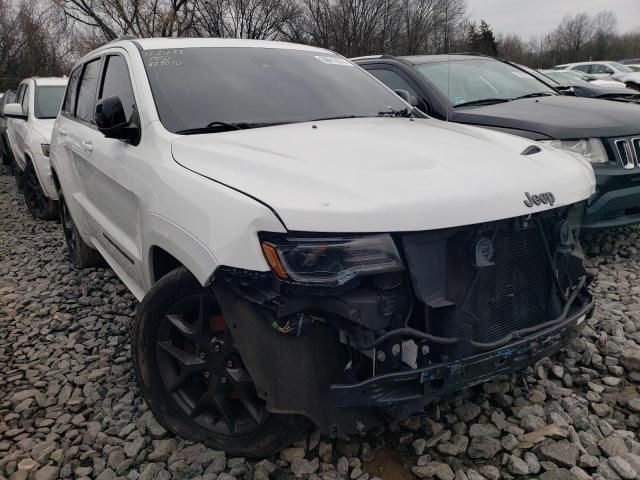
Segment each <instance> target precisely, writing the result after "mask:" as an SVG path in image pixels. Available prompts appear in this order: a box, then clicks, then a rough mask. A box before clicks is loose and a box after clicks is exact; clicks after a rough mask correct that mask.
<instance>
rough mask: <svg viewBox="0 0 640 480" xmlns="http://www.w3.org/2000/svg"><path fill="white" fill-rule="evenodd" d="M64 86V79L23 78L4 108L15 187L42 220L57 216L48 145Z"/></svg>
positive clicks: (65, 80) (65, 82) (30, 209)
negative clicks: (20, 190)
mask: <svg viewBox="0 0 640 480" xmlns="http://www.w3.org/2000/svg"><path fill="white" fill-rule="evenodd" d="M66 86H67V79H66V78H55V77H54V78H38V77H33V78H27V79H25V80H23V81H22V82H20V85H19V86H18V90H17V91H16V99H15V103H8V104H5V106H4V114H5V116H6V117H7V138H8V139H9V144H10V146H11V150H12V152H13V157H14V162H15V164H14V166H13V168H14V174H15V176H16V185H17V187H18V188H19V189H22V192H23V194H24V200H25V203H26V204H27V208H29V211H30V212H31V214H32V215H33V216H34V217H36V218H39V219H42V220H52V219H54V218H57V216H58V192H57V191H56V186H55V184H54V183H53V179H52V177H51V168H50V164H49V143H50V142H51V130H52V129H53V123H54V121H55V118H56V117H57V116H58V112H59V111H60V104H61V103H62V97H63V96H64V91H65V88H66Z"/></svg>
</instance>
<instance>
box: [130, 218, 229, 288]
mask: <svg viewBox="0 0 640 480" xmlns="http://www.w3.org/2000/svg"><path fill="white" fill-rule="evenodd" d="M143 228H144V229H145V231H144V232H143V235H142V237H143V238H144V239H145V240H146V242H145V243H146V244H147V247H146V249H145V251H146V256H145V262H144V263H145V265H144V266H145V268H144V270H145V272H144V275H145V277H146V282H147V284H148V286H149V287H150V286H151V285H153V284H154V283H155V282H157V281H158V280H159V279H160V278H162V277H163V276H164V275H166V274H167V273H169V272H170V271H172V270H175V268H178V267H180V266H183V267H185V268H186V269H187V270H189V272H191V274H192V275H193V276H194V277H195V278H196V279H197V280H198V281H199V282H200V284H201V285H203V286H204V285H206V284H207V283H208V282H209V279H210V278H211V275H212V274H213V272H214V271H215V270H216V268H217V267H218V262H217V261H216V259H215V257H214V256H213V254H212V253H211V252H210V251H209V250H208V249H207V248H206V247H205V246H204V245H203V244H202V243H201V242H200V241H198V240H197V239H196V238H195V237H193V236H192V235H191V234H189V233H188V232H187V231H185V230H183V229H182V228H180V227H179V226H178V225H176V224H175V223H173V222H171V221H170V220H168V219H166V218H164V217H162V216H160V215H158V214H154V213H150V214H148V215H147V218H146V221H145V222H144V227H143Z"/></svg>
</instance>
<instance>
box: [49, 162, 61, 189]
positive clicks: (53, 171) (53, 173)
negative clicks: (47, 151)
mask: <svg viewBox="0 0 640 480" xmlns="http://www.w3.org/2000/svg"><path fill="white" fill-rule="evenodd" d="M51 178H53V184H54V185H55V186H56V190H57V191H60V190H62V185H60V179H59V178H58V172H56V169H55V168H54V166H53V165H51Z"/></svg>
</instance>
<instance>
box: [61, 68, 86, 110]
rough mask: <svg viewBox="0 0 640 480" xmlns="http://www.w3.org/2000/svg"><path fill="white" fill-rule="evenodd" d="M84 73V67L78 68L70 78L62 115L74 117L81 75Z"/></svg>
mask: <svg viewBox="0 0 640 480" xmlns="http://www.w3.org/2000/svg"><path fill="white" fill-rule="evenodd" d="M81 72H82V66H79V67H77V68H76V69H75V70H74V71H73V72H72V73H71V77H70V78H69V86H67V94H66V96H65V97H64V104H63V105H62V113H66V114H67V115H71V116H73V114H74V113H75V112H74V110H75V106H76V95H77V93H78V81H79V80H80V73H81Z"/></svg>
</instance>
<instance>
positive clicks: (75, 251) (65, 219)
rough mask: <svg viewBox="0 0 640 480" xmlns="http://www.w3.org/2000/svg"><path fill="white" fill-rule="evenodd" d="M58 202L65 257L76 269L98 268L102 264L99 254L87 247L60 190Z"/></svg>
mask: <svg viewBox="0 0 640 480" xmlns="http://www.w3.org/2000/svg"><path fill="white" fill-rule="evenodd" d="M58 202H59V204H60V225H61V226H62V232H63V233H64V239H65V241H66V243H67V255H68V257H69V260H70V261H71V263H73V266H74V267H76V268H90V267H99V266H102V265H103V264H104V260H103V259H102V256H101V255H100V252H98V251H97V250H94V249H93V248H91V247H90V246H89V245H87V244H86V243H85V242H84V240H83V239H82V237H81V236H80V232H79V231H78V228H77V227H76V224H75V223H74V221H73V218H72V217H71V212H70V211H69V206H68V205H67V203H66V202H65V200H64V195H63V194H62V189H60V190H58Z"/></svg>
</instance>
